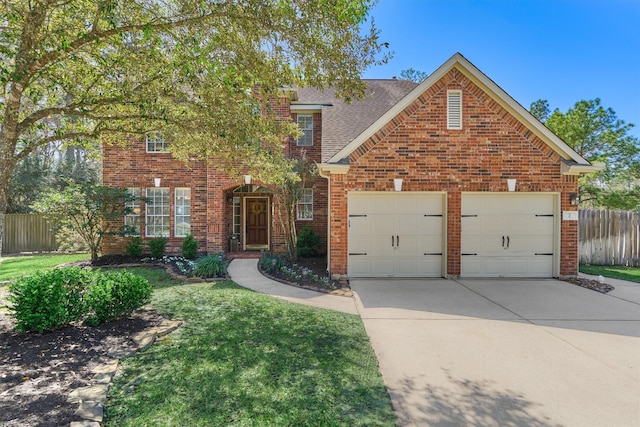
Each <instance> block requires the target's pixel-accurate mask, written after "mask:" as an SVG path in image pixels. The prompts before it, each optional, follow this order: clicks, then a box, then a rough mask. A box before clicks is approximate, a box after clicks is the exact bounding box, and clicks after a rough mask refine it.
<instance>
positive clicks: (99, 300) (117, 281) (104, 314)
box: [84, 271, 152, 326]
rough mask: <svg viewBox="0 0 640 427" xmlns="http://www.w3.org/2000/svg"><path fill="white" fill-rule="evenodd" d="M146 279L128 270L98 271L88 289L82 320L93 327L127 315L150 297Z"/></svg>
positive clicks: (149, 286)
mask: <svg viewBox="0 0 640 427" xmlns="http://www.w3.org/2000/svg"><path fill="white" fill-rule="evenodd" d="M151 293H152V288H151V285H150V284H149V281H148V280H147V279H145V278H143V277H140V276H138V275H135V274H132V273H129V272H127V271H118V272H109V273H102V274H97V275H96V277H95V280H94V283H93V284H91V286H89V288H88V289H87V292H86V295H85V296H84V302H85V304H86V307H87V313H88V315H87V317H86V319H85V323H86V324H87V325H91V326H95V325H99V324H101V323H105V322H108V321H110V320H114V319H118V318H120V317H122V316H128V315H130V314H131V313H133V311H134V310H136V309H138V308H140V307H142V306H143V305H145V304H147V303H148V302H149V301H150V300H151Z"/></svg>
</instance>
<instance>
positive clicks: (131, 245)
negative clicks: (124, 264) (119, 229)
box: [124, 237, 144, 257]
mask: <svg viewBox="0 0 640 427" xmlns="http://www.w3.org/2000/svg"><path fill="white" fill-rule="evenodd" d="M143 250H144V246H143V245H142V239H141V238H140V237H133V238H131V239H130V240H129V241H128V242H127V244H126V246H125V247H124V251H125V253H126V254H127V255H129V256H130V257H139V256H140V255H142V251H143Z"/></svg>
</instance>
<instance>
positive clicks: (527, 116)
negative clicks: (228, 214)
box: [323, 53, 590, 166]
mask: <svg viewBox="0 0 640 427" xmlns="http://www.w3.org/2000/svg"><path fill="white" fill-rule="evenodd" d="M453 68H456V69H457V70H459V71H460V72H461V73H463V74H464V75H465V76H466V77H467V78H469V79H470V80H471V81H472V82H473V83H474V84H476V85H477V86H478V87H479V88H481V89H482V90H483V91H484V92H485V93H486V94H487V95H488V96H490V97H491V98H492V99H493V100H494V101H495V102H497V103H498V104H499V105H500V106H502V107H503V108H504V109H505V110H506V111H508V112H509V113H510V114H511V115H513V116H514V117H515V118H516V119H517V120H518V121H519V122H521V123H522V124H523V125H524V126H525V127H526V128H527V129H529V130H530V131H531V132H532V133H534V134H535V135H536V136H537V137H539V138H540V139H541V140H542V141H543V142H544V143H545V144H547V145H548V146H549V147H550V148H551V149H552V150H553V151H555V152H556V153H558V155H559V156H560V157H561V158H562V159H564V160H565V161H566V162H569V163H571V164H577V165H586V166H590V164H589V162H588V161H586V160H585V159H584V158H582V157H581V156H580V155H579V154H578V153H576V152H575V151H574V150H573V149H572V148H571V147H569V146H568V145H567V144H566V143H565V142H564V141H562V140H561V139H560V138H558V137H557V136H556V135H555V134H554V133H553V132H551V131H550V130H549V129H548V128H547V127H546V126H544V125H543V124H542V123H540V121H539V120H538V119H536V118H535V117H534V116H533V115H532V114H531V113H529V112H528V111H527V110H526V109H525V108H524V107H522V106H521V105H520V104H519V103H518V102H516V101H515V100H514V99H513V98H512V97H511V96H509V95H508V94H507V93H506V92H505V91H504V90H503V89H502V88H500V87H499V86H498V85H497V84H495V83H494V82H493V81H492V80H491V79H489V78H488V77H487V76H486V75H485V74H483V73H482V72H481V71H480V70H479V69H478V68H476V67H475V66H474V65H473V64H471V63H470V62H469V61H468V60H467V59H466V58H464V57H463V56H462V55H461V54H460V53H456V54H455V55H453V56H452V57H451V58H450V59H449V60H448V61H447V62H445V63H444V64H442V65H441V66H440V67H439V68H438V69H437V70H436V71H435V72H433V73H432V74H431V75H430V76H429V77H427V79H425V80H424V81H423V82H422V83H421V84H419V85H418V86H416V87H415V88H414V89H413V90H411V92H409V93H408V94H407V95H406V96H404V97H403V98H402V99H400V100H399V101H398V102H397V103H396V104H395V105H394V106H393V107H392V108H390V109H388V110H387V111H386V112H385V113H384V114H382V115H381V116H379V117H378V118H377V119H376V120H375V121H374V122H372V123H371V125H369V126H368V127H367V128H366V129H364V130H363V131H362V132H361V133H360V134H358V135H357V136H356V137H355V138H353V139H352V140H351V141H345V140H343V146H342V147H341V148H340V149H339V150H338V151H337V152H335V154H333V155H332V156H331V157H330V158H329V159H327V160H326V162H327V163H344V162H345V161H346V160H347V159H348V157H349V155H350V154H351V153H353V152H354V151H356V150H357V149H358V148H360V147H361V146H362V145H363V144H364V143H365V142H366V141H367V140H368V139H369V138H371V137H372V136H373V135H374V134H375V133H376V132H378V131H379V130H380V129H381V128H383V127H384V126H385V125H387V124H388V123H389V122H390V121H392V120H393V119H394V118H395V117H396V116H397V115H398V114H400V113H402V112H403V111H404V110H405V109H406V108H407V107H409V106H410V105H411V104H412V103H413V102H414V101H415V100H416V99H418V97H420V96H421V95H422V94H423V93H425V92H426V91H427V90H428V89H429V88H430V87H431V86H433V85H434V84H435V83H436V82H438V81H439V80H440V79H441V78H442V77H443V76H444V75H445V74H447V73H448V72H449V71H450V70H451V69H453ZM345 143H346V144H345ZM323 152H324V149H323ZM324 159H325V157H324V156H323V160H324Z"/></svg>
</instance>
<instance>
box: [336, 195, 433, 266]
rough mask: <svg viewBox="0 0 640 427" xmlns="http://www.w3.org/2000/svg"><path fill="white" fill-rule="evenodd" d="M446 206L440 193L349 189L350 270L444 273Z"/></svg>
mask: <svg viewBox="0 0 640 427" xmlns="http://www.w3.org/2000/svg"><path fill="white" fill-rule="evenodd" d="M443 206H444V197H443V195H442V194H425V193H417V194H411V193H408V192H407V193H398V194H394V193H378V194H376V193H363V194H360V193H351V194H350V195H349V216H350V222H349V235H348V239H349V240H348V242H349V243H348V249H349V258H348V272H349V276H351V277H387V276H395V277H441V275H442V252H443V236H442V235H443V228H444V221H443ZM354 209H357V211H354ZM356 212H357V214H356ZM354 214H355V215H360V217H354ZM365 215H366V216H365ZM354 253H358V254H364V253H366V254H367V255H366V256H363V255H352V254H354ZM425 253H428V254H429V256H428V257H426V256H425V255H424V254H425ZM425 258H428V259H425Z"/></svg>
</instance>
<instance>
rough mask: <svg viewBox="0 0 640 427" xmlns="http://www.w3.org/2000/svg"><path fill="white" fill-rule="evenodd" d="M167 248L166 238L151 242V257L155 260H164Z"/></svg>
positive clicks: (158, 238)
mask: <svg viewBox="0 0 640 427" xmlns="http://www.w3.org/2000/svg"><path fill="white" fill-rule="evenodd" d="M166 247H167V238H166V237H157V238H155V239H151V240H149V251H151V256H152V257H153V258H162V256H163V255H164V250H165V248H166Z"/></svg>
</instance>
